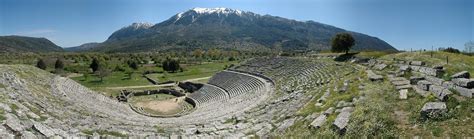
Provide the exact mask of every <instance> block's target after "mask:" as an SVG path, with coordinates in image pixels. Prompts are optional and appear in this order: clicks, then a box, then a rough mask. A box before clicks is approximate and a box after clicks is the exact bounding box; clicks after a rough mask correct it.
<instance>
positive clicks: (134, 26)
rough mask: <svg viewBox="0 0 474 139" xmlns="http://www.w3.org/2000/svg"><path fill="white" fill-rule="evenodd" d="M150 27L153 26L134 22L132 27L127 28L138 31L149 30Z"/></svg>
mask: <svg viewBox="0 0 474 139" xmlns="http://www.w3.org/2000/svg"><path fill="white" fill-rule="evenodd" d="M151 26H153V24H152V23H147V22H136V23H132V25H130V26H128V28H133V29H139V28H150V27H151Z"/></svg>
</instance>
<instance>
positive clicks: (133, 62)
mask: <svg viewBox="0 0 474 139" xmlns="http://www.w3.org/2000/svg"><path fill="white" fill-rule="evenodd" d="M128 66H129V67H130V68H132V69H133V70H137V69H138V64H137V62H136V61H132V62H130V64H128Z"/></svg>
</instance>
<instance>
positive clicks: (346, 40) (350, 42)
mask: <svg viewBox="0 0 474 139" xmlns="http://www.w3.org/2000/svg"><path fill="white" fill-rule="evenodd" d="M354 44H355V40H354V37H352V35H351V34H349V33H339V34H336V36H334V37H333V38H332V39H331V51H332V52H345V53H346V54H347V53H349V50H350V49H351V47H352V46H354Z"/></svg>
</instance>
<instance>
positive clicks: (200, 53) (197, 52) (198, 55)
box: [193, 49, 204, 58]
mask: <svg viewBox="0 0 474 139" xmlns="http://www.w3.org/2000/svg"><path fill="white" fill-rule="evenodd" d="M203 55H204V51H203V50H201V49H196V50H194V51H193V57H195V58H201V57H202V56H203Z"/></svg>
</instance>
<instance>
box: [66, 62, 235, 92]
mask: <svg viewBox="0 0 474 139" xmlns="http://www.w3.org/2000/svg"><path fill="white" fill-rule="evenodd" d="M236 63H238V62H237V61H217V62H206V63H202V64H193V65H182V67H183V68H184V71H183V72H176V73H168V72H163V69H162V68H161V67H156V66H151V67H150V66H144V67H141V68H140V69H139V70H138V71H136V73H135V74H132V78H130V79H129V78H128V75H127V74H125V73H124V72H112V73H111V74H110V75H109V76H107V77H105V78H104V79H103V81H102V82H101V81H100V78H99V77H97V76H95V75H93V74H89V75H88V76H87V78H86V77H84V76H79V77H72V78H71V79H73V80H75V81H77V82H79V83H80V84H82V85H84V86H86V87H89V88H91V89H93V90H96V91H100V92H104V93H106V95H116V94H117V93H118V92H119V91H120V90H109V89H107V88H108V87H126V86H146V85H153V84H152V83H150V82H149V81H148V80H147V79H146V78H144V77H143V76H142V74H141V73H142V72H143V71H146V70H155V71H159V72H163V73H153V74H147V76H148V77H150V78H152V79H154V80H155V81H158V82H159V83H161V82H167V81H183V80H188V79H195V78H203V77H209V76H212V75H214V74H215V73H217V72H219V71H222V70H224V68H225V66H228V65H230V64H236ZM196 82H200V83H205V82H207V79H203V80H198V81H196ZM149 89H156V88H149Z"/></svg>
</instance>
